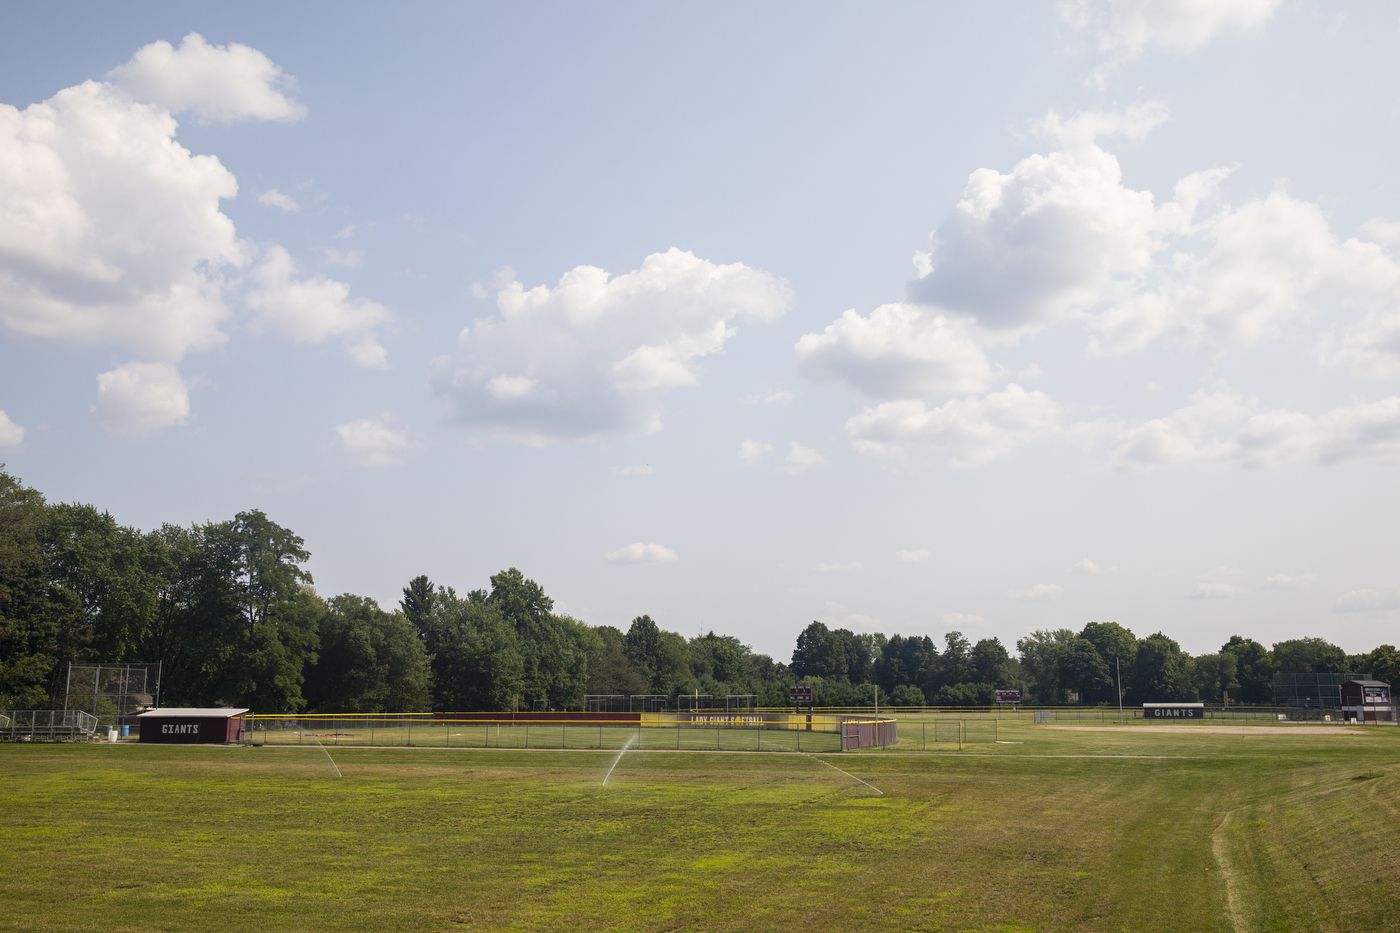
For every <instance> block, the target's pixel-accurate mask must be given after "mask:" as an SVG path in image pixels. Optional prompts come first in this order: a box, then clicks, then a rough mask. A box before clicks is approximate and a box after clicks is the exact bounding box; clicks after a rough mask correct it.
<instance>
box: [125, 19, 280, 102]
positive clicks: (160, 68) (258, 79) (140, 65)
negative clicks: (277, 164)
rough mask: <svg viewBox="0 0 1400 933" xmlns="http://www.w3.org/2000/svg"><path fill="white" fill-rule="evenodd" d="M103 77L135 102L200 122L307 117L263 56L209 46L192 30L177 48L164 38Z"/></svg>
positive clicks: (245, 49) (241, 47) (242, 48)
mask: <svg viewBox="0 0 1400 933" xmlns="http://www.w3.org/2000/svg"><path fill="white" fill-rule="evenodd" d="M107 78H108V80H109V81H111V82H112V83H113V84H114V85H116V86H118V87H120V88H122V89H123V90H124V91H126V92H127V93H128V94H130V95H131V96H132V97H134V98H136V99H137V100H141V101H147V102H150V103H153V104H158V105H159V106H161V107H164V108H165V109H166V110H169V111H170V112H171V113H174V114H183V113H188V114H192V115H193V116H194V118H195V119H196V120H198V121H199V122H201V123H229V122H233V121H238V120H279V121H284V122H290V121H295V120H300V119H301V118H302V117H304V116H306V108H305V107H303V106H302V105H301V104H299V103H297V102H296V101H295V100H293V99H292V97H291V96H290V95H291V92H292V90H293V89H294V82H293V80H292V78H291V77H290V76H289V75H287V74H286V73H284V72H283V71H282V69H281V68H279V67H278V66H277V65H276V64H274V63H273V62H272V61H271V60H270V59H269V58H268V57H267V56H266V55H264V54H263V53H262V52H259V51H258V50H257V49H254V48H249V47H248V46H246V45H239V44H238V43H236V42H233V43H230V44H228V45H210V44H209V43H208V42H206V41H205V40H204V37H203V36H201V35H200V34H199V33H197V32H192V33H190V34H189V35H187V36H185V38H184V39H183V40H181V42H180V45H179V47H178V48H176V47H175V46H172V45H171V44H170V43H169V42H166V41H164V40H161V41H159V42H152V43H151V44H150V45H146V46H142V47H141V48H140V49H139V50H138V51H137V52H136V54H135V55H133V56H132V58H131V60H130V61H129V62H127V63H126V64H124V65H121V66H120V67H117V68H114V69H112V71H111V72H110V73H109V74H108V75H107Z"/></svg>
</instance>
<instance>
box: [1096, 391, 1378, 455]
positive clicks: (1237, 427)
mask: <svg viewBox="0 0 1400 933" xmlns="http://www.w3.org/2000/svg"><path fill="white" fill-rule="evenodd" d="M1111 454H1112V457H1113V459H1114V461H1115V462H1116V463H1117V465H1119V466H1161V465H1166V464H1184V463H1236V464H1240V465H1243V466H1271V465H1274V464H1278V463H1285V462H1294V461H1312V462H1318V463H1323V464H1328V463H1337V462H1341V461H1348V460H1361V459H1381V460H1387V459H1393V458H1395V457H1396V456H1400V397H1391V398H1386V399H1379V400H1377V401H1372V402H1360V403H1357V404H1354V405H1346V406H1341V407H1339V408H1334V409H1331V410H1330V411H1327V412H1325V413H1324V414H1321V415H1310V414H1307V413H1304V412H1299V411H1292V410H1288V409H1267V408H1265V407H1264V406H1263V405H1262V403H1261V402H1260V401H1259V399H1257V398H1254V397H1251V396H1245V395H1243V394H1241V393H1239V392H1237V391H1235V390H1233V389H1230V388H1228V387H1216V388H1211V389H1202V390H1200V391H1198V392H1196V393H1195V394H1193V395H1192V396H1191V397H1190V399H1189V400H1188V402H1187V404H1186V405H1184V406H1183V407H1181V408H1178V409H1176V410H1175V411H1173V412H1171V413H1169V414H1167V415H1164V416H1163V417H1160V418H1153V419H1151V420H1149V421H1145V422H1142V423H1140V424H1137V425H1133V426H1131V427H1128V428H1125V429H1123V430H1122V431H1121V432H1120V433H1119V434H1118V435H1117V437H1116V439H1115V440H1113V441H1112V443H1111Z"/></svg>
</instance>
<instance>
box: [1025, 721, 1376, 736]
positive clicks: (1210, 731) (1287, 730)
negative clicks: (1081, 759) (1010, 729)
mask: <svg viewBox="0 0 1400 933" xmlns="http://www.w3.org/2000/svg"><path fill="white" fill-rule="evenodd" d="M1040 728H1042V729H1065V730H1068V731H1078V732H1175V733H1177V734H1182V735H1312V736H1316V735H1360V734H1361V733H1360V732H1359V731H1358V730H1359V729H1362V728H1365V727H1362V726H1344V725H1340V724H1338V725H1335V726H1319V725H1311V724H1304V723H1296V724H1294V723H1279V724H1278V725H1273V724H1270V725H1267V726H1188V725H1179V726H1065V725H1058V724H1050V725H1045V726H1041V727H1040Z"/></svg>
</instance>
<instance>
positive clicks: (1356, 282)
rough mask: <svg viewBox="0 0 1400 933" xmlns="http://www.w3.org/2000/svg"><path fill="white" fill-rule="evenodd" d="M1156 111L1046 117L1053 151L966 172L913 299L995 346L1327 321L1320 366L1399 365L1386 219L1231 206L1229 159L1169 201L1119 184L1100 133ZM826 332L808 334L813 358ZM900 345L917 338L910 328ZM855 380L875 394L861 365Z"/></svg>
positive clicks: (1230, 339)
mask: <svg viewBox="0 0 1400 933" xmlns="http://www.w3.org/2000/svg"><path fill="white" fill-rule="evenodd" d="M1165 118H1166V109H1165V107H1163V106H1161V105H1160V104H1157V103H1153V102H1146V103H1141V104H1137V105H1134V106H1131V107H1128V108H1126V109H1124V110H1121V111H1103V112H1099V111H1094V112H1087V113H1080V114H1076V115H1073V116H1068V117H1062V116H1060V115H1058V114H1051V115H1049V116H1048V117H1046V118H1045V119H1043V120H1041V121H1040V122H1039V124H1038V125H1037V129H1038V132H1039V133H1040V135H1041V136H1042V137H1044V138H1046V139H1048V140H1050V141H1052V142H1053V143H1055V144H1056V146H1057V147H1056V148H1053V150H1052V151H1050V152H1048V153H1040V154H1035V155H1031V156H1028V157H1026V158H1025V159H1022V160H1021V161H1020V162H1019V163H1017V164H1016V165H1015V166H1014V167H1013V168H1012V169H1011V170H1010V171H1009V172H1005V173H1003V172H1000V171H998V170H996V169H992V168H980V169H978V170H976V171H974V172H973V173H972V174H971V176H970V177H969V179H968V182H967V185H966V187H965V189H964V191H963V195H962V198H961V199H960V200H959V201H958V202H957V204H956V206H955V207H954V210H953V212H952V214H951V216H949V217H948V218H947V219H946V220H945V221H944V222H943V223H942V224H941V225H940V226H939V228H938V229H937V231H936V232H935V233H934V234H933V236H932V244H931V247H930V249H929V251H928V252H927V253H921V254H918V255H917V256H916V265H917V266H918V268H919V271H920V277H919V278H918V279H917V280H916V281H914V282H913V283H912V284H911V286H910V294H911V296H912V298H913V299H914V300H915V301H917V302H920V303H925V304H928V305H930V306H933V307H936V308H937V309H939V310H938V311H937V312H934V311H932V310H929V311H926V312H924V313H925V316H927V317H929V318H930V319H934V318H935V317H936V318H937V319H943V317H944V316H947V315H951V316H952V317H955V318H967V319H970V320H972V321H974V322H975V324H976V326H977V327H978V328H979V329H980V330H981V331H982V332H984V333H986V334H988V335H990V336H991V337H992V338H995V339H1003V340H1004V339H1009V338H1014V337H1017V336H1019V335H1022V334H1025V333H1028V332H1031V331H1035V330H1040V329H1043V328H1046V327H1049V326H1052V325H1055V324H1062V323H1065V322H1070V321H1076V322H1080V323H1081V324H1083V325H1084V326H1085V327H1086V328H1087V329H1088V331H1089V333H1090V339H1089V348H1090V350H1091V351H1092V352H1094V353H1096V354H1101V355H1107V354H1120V353H1127V352H1131V351H1136V350H1140V349H1142V348H1144V347H1147V346H1149V345H1152V344H1155V343H1173V344H1178V345H1183V346H1186V347H1189V348H1191V349H1197V350H1205V351H1210V352H1217V353H1219V352H1223V351H1226V350H1230V349H1235V348H1240V347H1248V346H1251V345H1254V344H1257V343H1259V342H1261V341H1265V340H1269V339H1273V338H1276V337H1279V336H1281V335H1288V334H1295V333H1297V332H1298V330H1299V329H1300V327H1301V326H1303V325H1305V324H1308V323H1310V322H1314V321H1317V320H1324V321H1327V322H1328V324H1329V334H1328V339H1327V341H1326V343H1325V345H1324V347H1323V355H1324V359H1325V360H1326V361H1328V362H1331V363H1334V364H1339V365H1346V366H1350V367H1352V368H1354V369H1356V370H1358V371H1364V372H1370V373H1374V374H1377V375H1381V376H1388V375H1392V374H1394V373H1396V372H1400V297H1397V296H1400V254H1397V252H1396V249H1397V241H1396V240H1395V239H1394V238H1393V237H1392V236H1391V233H1390V231H1391V229H1392V225H1391V224H1390V223H1389V222H1388V221H1386V220H1385V219H1384V218H1375V219H1372V220H1371V221H1369V222H1367V223H1366V224H1364V225H1362V227H1361V228H1360V230H1359V232H1358V234H1357V235H1355V236H1344V235H1342V234H1339V233H1337V232H1336V231H1334V230H1333V229H1332V228H1331V226H1330V224H1329V222H1328V220H1327V217H1326V214H1325V212H1324V211H1323V210H1322V208H1321V207H1320V206H1319V205H1317V204H1315V203H1313V202H1311V201H1307V200H1305V199H1302V198H1299V197H1295V196H1294V195H1291V194H1289V193H1288V192H1286V191H1283V190H1278V191H1274V192H1272V193H1270V194H1267V195H1264V196H1262V197H1257V198H1253V199H1249V200H1245V201H1243V202H1241V203H1237V204H1231V203H1228V202H1227V201H1226V200H1225V199H1224V198H1223V197H1222V193H1221V188H1222V185H1223V184H1224V182H1225V181H1226V179H1228V178H1229V176H1230V175H1231V173H1232V172H1233V168H1231V167H1214V168H1207V169H1205V170H1202V171H1197V172H1194V173H1191V174H1187V175H1185V176H1183V177H1181V178H1180V179H1179V180H1178V181H1177V182H1176V183H1175V185H1174V186H1173V188H1172V190H1171V192H1170V196H1169V197H1166V198H1163V199H1159V198H1158V197H1157V196H1156V195H1155V194H1154V193H1153V192H1152V191H1149V190H1141V189H1136V188H1132V187H1130V186H1128V185H1125V184H1124V182H1123V172H1122V168H1121V166H1120V164H1119V161H1118V157H1117V156H1115V155H1114V154H1113V153H1111V152H1109V151H1108V150H1107V149H1105V148H1104V147H1103V145H1102V144H1101V140H1102V139H1104V138H1107V137H1113V136H1116V137H1122V138H1140V137H1141V136H1142V135H1144V134H1146V133H1147V132H1148V131H1150V130H1151V129H1152V127H1154V126H1156V125H1157V124H1159V123H1160V122H1161V121H1162V120H1164V119H1165ZM847 317H848V318H849V320H848V319H847V318H843V319H842V321H840V322H838V323H837V324H834V325H832V327H831V328H828V331H829V333H828V334H827V335H824V336H825V337H826V342H827V343H831V342H832V341H833V340H834V336H835V334H836V332H837V331H838V330H841V329H844V330H847V331H851V332H852V333H855V332H856V329H855V326H856V325H857V324H860V323H861V322H862V321H864V319H860V318H858V317H857V316H855V315H854V314H853V313H852V314H849V315H848V316H847ZM873 323H874V316H873V315H872V319H871V320H870V321H869V322H866V323H864V324H862V327H861V330H860V333H861V334H862V336H863V338H864V344H862V345H863V346H866V345H869V346H875V345H877V344H875V343H874V342H873V340H872V338H871V336H870V335H869V334H868V333H865V332H868V331H872V330H875V328H874V327H873ZM885 329H889V328H888V327H887V328H885ZM821 336H823V335H809V337H808V338H804V340H807V341H808V347H809V350H810V352H813V353H814V352H815V350H816V348H817V347H819V346H821V345H822V344H820V343H818V338H819V337H821ZM851 340H852V338H850V337H848V338H847V342H848V343H850V342H851ZM895 342H898V343H909V344H910V346H911V347H913V346H915V345H916V341H915V334H914V332H913V331H909V332H907V333H905V334H904V335H903V337H902V338H901V339H900V340H898V341H895ZM870 352H871V351H867V355H869V354H870ZM912 352H913V351H912V349H911V350H903V351H894V350H891V351H889V352H886V353H885V354H884V357H883V358H881V359H877V360H876V362H883V363H884V365H883V366H882V367H880V368H879V369H877V370H876V374H877V375H878V376H880V377H881V378H883V379H885V380H887V381H893V382H895V383H896V384H897V385H898V384H900V383H907V381H908V379H909V376H908V375H907V372H908V370H909V367H910V364H909V362H908V360H907V359H906V357H907V356H909V355H910V354H911V353H912ZM847 356H852V354H850V353H848V354H847ZM816 358H817V359H820V357H816ZM853 358H855V359H861V357H853ZM850 365H851V364H850V363H849V361H848V362H847V366H848V367H849V366H850ZM872 365H873V363H872ZM846 378H847V379H848V381H850V377H846ZM860 384H861V386H862V388H863V390H864V391H867V392H869V391H872V388H871V387H872V386H873V387H875V388H883V384H881V383H879V382H876V381H875V380H874V379H872V377H871V376H870V375H869V374H864V375H863V377H862V379H861V383H860ZM915 394H916V393H915V392H912V391H906V392H904V393H903V396H904V397H912V396H913V395H915ZM890 397H893V396H890Z"/></svg>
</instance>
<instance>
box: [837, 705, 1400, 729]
mask: <svg viewBox="0 0 1400 933" xmlns="http://www.w3.org/2000/svg"><path fill="white" fill-rule="evenodd" d="M1384 708H1385V709H1394V710H1396V711H1397V713H1400V704H1398V705H1396V706H1395V707H1384ZM857 711H863V712H864V713H865V714H866V715H871V714H872V709H871V707H868V706H866V707H849V706H847V707H817V708H816V712H817V713H819V714H822V715H837V714H840V713H854V712H857ZM1037 713H1041V714H1048V716H1049V720H1048V721H1050V722H1098V723H1120V722H1137V721H1142V719H1143V715H1142V707H1141V706H1126V705H1125V706H1124V707H1123V709H1122V711H1121V712H1120V711H1119V709H1118V707H1116V706H1021V705H1018V706H1016V707H1014V708H1013V707H1010V706H1007V707H1005V708H1001V707H996V706H956V707H952V706H891V707H885V706H881V707H880V715H881V716H892V717H894V718H895V719H897V720H898V721H899V722H900V723H901V724H904V723H907V722H909V721H911V719H914V720H922V719H928V720H930V721H932V720H943V719H945V718H946V719H958V720H966V721H977V720H990V721H998V722H1012V723H1014V722H1023V723H1031V722H1034V721H1035V716H1036V714H1037ZM1344 719H1345V717H1344V715H1343V712H1342V710H1340V709H1326V708H1322V709H1319V708H1317V707H1312V708H1306V707H1298V706H1213V707H1212V706H1207V707H1205V708H1204V710H1203V711H1202V718H1201V719H1192V720H1183V721H1182V724H1183V725H1189V724H1190V723H1192V722H1195V723H1200V722H1201V721H1202V720H1204V721H1206V722H1210V721H1214V722H1217V723H1240V724H1251V723H1252V724H1255V725H1264V724H1267V723H1278V722H1285V723H1287V722H1315V723H1327V722H1331V723H1335V724H1337V725H1344V724H1345V723H1344ZM1368 724H1372V725H1373V724H1374V723H1368Z"/></svg>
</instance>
